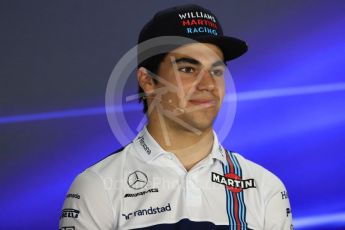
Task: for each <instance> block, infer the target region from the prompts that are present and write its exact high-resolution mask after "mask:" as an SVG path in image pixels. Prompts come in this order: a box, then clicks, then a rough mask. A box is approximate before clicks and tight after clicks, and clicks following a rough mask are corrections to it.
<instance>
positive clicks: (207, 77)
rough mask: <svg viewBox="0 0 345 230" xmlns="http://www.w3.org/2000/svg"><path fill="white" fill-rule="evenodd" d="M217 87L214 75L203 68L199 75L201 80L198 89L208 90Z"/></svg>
mask: <svg viewBox="0 0 345 230" xmlns="http://www.w3.org/2000/svg"><path fill="white" fill-rule="evenodd" d="M214 88H215V82H214V77H213V76H212V75H211V74H210V72H209V71H207V70H203V71H202V73H200V76H199V82H198V84H197V89H198V90H207V91H212V90H214Z"/></svg>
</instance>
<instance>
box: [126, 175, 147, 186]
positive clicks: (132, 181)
mask: <svg viewBox="0 0 345 230" xmlns="http://www.w3.org/2000/svg"><path fill="white" fill-rule="evenodd" d="M147 182H148V179H147V176H146V174H145V173H143V172H140V171H135V172H132V173H131V174H129V176H128V179H127V184H128V186H129V187H131V188H132V189H136V190H138V189H142V188H144V187H145V186H146V184H147Z"/></svg>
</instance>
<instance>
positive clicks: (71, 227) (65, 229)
mask: <svg viewBox="0 0 345 230" xmlns="http://www.w3.org/2000/svg"><path fill="white" fill-rule="evenodd" d="M59 230H75V227H74V226H67V227H62V228H59Z"/></svg>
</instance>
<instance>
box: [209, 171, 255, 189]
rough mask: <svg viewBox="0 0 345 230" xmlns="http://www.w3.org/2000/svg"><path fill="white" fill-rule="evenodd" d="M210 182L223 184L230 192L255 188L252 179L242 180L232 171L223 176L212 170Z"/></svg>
mask: <svg viewBox="0 0 345 230" xmlns="http://www.w3.org/2000/svg"><path fill="white" fill-rule="evenodd" d="M211 180H212V182H215V183H218V184H223V185H225V187H226V188H227V189H228V190H230V191H231V192H241V191H242V190H243V189H248V188H256V185H255V181H254V179H247V180H242V179H241V177H239V176H238V175H236V174H234V173H227V174H225V175H224V176H223V175H220V174H218V173H215V172H212V178H211Z"/></svg>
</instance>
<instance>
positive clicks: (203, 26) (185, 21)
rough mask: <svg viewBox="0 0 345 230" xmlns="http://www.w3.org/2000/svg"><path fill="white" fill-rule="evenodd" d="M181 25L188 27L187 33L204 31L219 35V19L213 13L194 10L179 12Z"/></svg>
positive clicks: (204, 32)
mask: <svg viewBox="0 0 345 230" xmlns="http://www.w3.org/2000/svg"><path fill="white" fill-rule="evenodd" d="M178 16H179V19H180V23H181V26H182V27H183V28H185V29H186V33H187V34H195V33H203V34H212V35H218V31H217V29H218V25H217V20H216V18H215V17H214V16H213V15H210V14H207V13H204V12H199V11H195V12H194V11H193V12H186V13H180V14H178Z"/></svg>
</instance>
